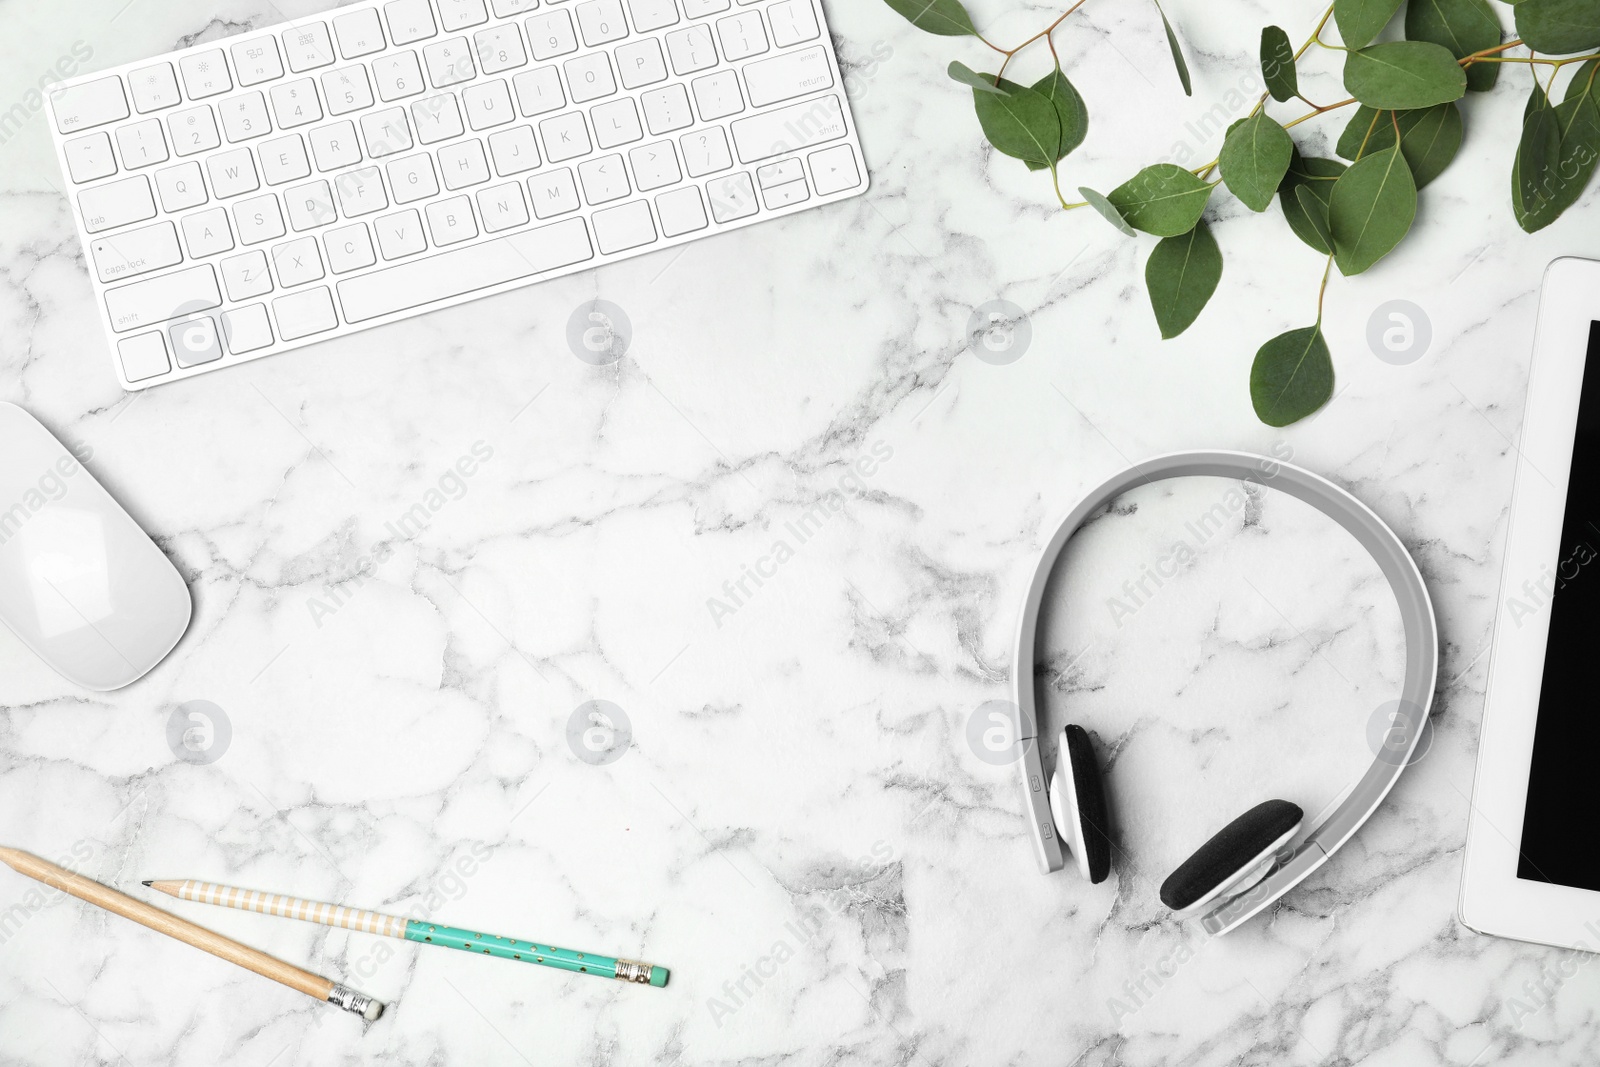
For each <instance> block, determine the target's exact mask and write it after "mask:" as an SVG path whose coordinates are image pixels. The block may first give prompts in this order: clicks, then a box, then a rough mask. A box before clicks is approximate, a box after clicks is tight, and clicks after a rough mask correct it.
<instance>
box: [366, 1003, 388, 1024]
mask: <svg viewBox="0 0 1600 1067" xmlns="http://www.w3.org/2000/svg"><path fill="white" fill-rule="evenodd" d="M382 1014H383V1002H382V1001H378V1000H369V1001H368V1002H367V1010H366V1011H364V1012H362V1013H361V1017H362V1018H363V1019H365V1020H367V1022H369V1023H375V1022H377V1021H378V1016H380V1015H382Z"/></svg>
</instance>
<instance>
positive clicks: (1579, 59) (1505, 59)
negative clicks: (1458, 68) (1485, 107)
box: [1461, 53, 1600, 69]
mask: <svg viewBox="0 0 1600 1067" xmlns="http://www.w3.org/2000/svg"><path fill="white" fill-rule="evenodd" d="M1591 59H1600V53H1597V54H1595V55H1592V56H1568V57H1567V58H1566V59H1535V58H1531V57H1530V58H1527V59H1523V58H1521V57H1519V56H1483V57H1482V58H1479V59H1472V58H1471V57H1468V58H1467V59H1463V60H1461V65H1462V66H1463V67H1468V66H1471V65H1472V64H1474V63H1528V64H1537V65H1539V66H1548V67H1555V68H1557V69H1560V68H1561V67H1564V66H1566V65H1567V64H1568V63H1587V62H1588V61H1589V60H1591Z"/></svg>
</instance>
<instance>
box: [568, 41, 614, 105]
mask: <svg viewBox="0 0 1600 1067" xmlns="http://www.w3.org/2000/svg"><path fill="white" fill-rule="evenodd" d="M562 69H563V70H565V71H566V72H567V87H568V88H569V89H571V90H572V102H573V103H574V104H587V103H588V102H589V101H591V100H598V99H600V98H601V97H602V96H610V95H611V94H612V93H614V92H616V91H617V82H616V79H615V78H613V77H612V76H611V60H610V59H609V58H608V57H607V56H606V53H604V52H590V53H589V54H588V55H586V56H579V57H578V58H577V59H569V60H567V61H566V62H565V63H563V64H562Z"/></svg>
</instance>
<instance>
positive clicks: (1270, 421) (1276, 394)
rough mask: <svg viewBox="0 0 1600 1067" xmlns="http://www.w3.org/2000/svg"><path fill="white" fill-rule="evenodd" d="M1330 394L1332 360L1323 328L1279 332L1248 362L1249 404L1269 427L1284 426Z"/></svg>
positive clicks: (1324, 400)
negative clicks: (1253, 359) (1249, 363)
mask: <svg viewBox="0 0 1600 1067" xmlns="http://www.w3.org/2000/svg"><path fill="white" fill-rule="evenodd" d="M1331 396H1333V359H1332V358H1331V357H1330V356H1329V355H1328V342H1327V341H1326V340H1325V339H1324V338H1323V336H1322V327H1321V326H1320V325H1317V326H1305V327H1302V328H1301V329H1298V330H1290V331H1289V332H1288V333H1280V334H1279V335H1278V336H1276V337H1274V338H1273V339H1272V340H1270V341H1268V342H1267V343H1266V344H1264V345H1262V346H1261V349H1260V350H1259V351H1258V352H1256V358H1255V362H1254V363H1252V364H1251V365H1250V403H1251V406H1253V407H1254V408H1255V409H1256V418H1258V419H1260V420H1261V421H1262V422H1264V423H1266V424H1267V425H1268V426H1287V425H1289V424H1290V423H1291V422H1299V421H1300V420H1301V419H1303V418H1305V417H1306V416H1307V415H1310V414H1311V413H1312V412H1314V411H1316V410H1317V409H1318V408H1320V407H1321V406H1322V405H1324V404H1326V403H1327V402H1328V399H1329V398H1330V397H1331Z"/></svg>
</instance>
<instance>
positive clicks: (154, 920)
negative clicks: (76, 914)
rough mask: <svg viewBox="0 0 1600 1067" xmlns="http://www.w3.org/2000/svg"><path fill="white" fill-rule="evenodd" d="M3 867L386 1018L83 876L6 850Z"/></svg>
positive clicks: (358, 997) (357, 997) (371, 1005)
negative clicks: (4, 865)
mask: <svg viewBox="0 0 1600 1067" xmlns="http://www.w3.org/2000/svg"><path fill="white" fill-rule="evenodd" d="M0 862H3V863H5V864H6V866H8V867H10V868H12V869H13V870H15V871H17V872H18V873H19V874H25V875H27V876H28V877H29V878H32V879H34V880H35V881H39V882H43V883H44V884H45V885H47V886H50V887H52V888H54V889H59V890H61V892H63V893H69V894H71V895H72V896H75V897H77V898H78V899H79V900H86V901H88V902H89V903H90V904H93V905H95V906H96V907H100V908H104V909H105V910H106V911H109V912H115V913H116V914H118V915H121V916H122V917H123V918H125V919H132V920H133V921H134V922H136V923H139V924H140V925H141V926H148V927H149V928H150V929H152V930H154V931H156V932H157V933H161V934H166V935H167V936H168V937H173V938H177V939H178V940H179V941H182V942H183V943H184V944H186V945H193V946H194V947H195V948H197V949H200V950H201V951H202V952H209V953H211V954H212V955H213V956H219V957H221V958H222V959H225V960H227V961H228V962H229V963H236V964H238V965H239V966H240V967H243V968H244V969H245V970H247V971H254V972H255V973H256V974H259V975H261V976H262V977H263V978H270V979H272V980H273V981H274V982H281V983H283V984H284V985H286V986H288V987H289V988H290V989H298V990H299V991H300V992H302V993H304V994H306V995H307V996H311V997H315V998H316V999H318V1000H323V1001H327V1002H328V1003H329V1004H337V1005H338V1006H339V1007H341V1008H343V1009H344V1010H345V1011H348V1012H354V1013H355V1014H357V1015H360V1016H362V1017H363V1018H365V1019H367V1020H368V1021H371V1020H374V1019H376V1018H377V1017H378V1016H379V1015H381V1014H382V1013H383V1005H382V1004H381V1003H379V1002H378V1001H376V1000H374V999H372V998H371V997H369V996H367V995H366V994H365V993H357V992H355V991H354V990H351V989H348V988H346V987H344V986H342V985H339V984H338V983H337V982H333V981H330V980H329V979H327V978H323V977H322V976H321V975H316V974H312V973H311V972H310V971H305V970H301V969H300V968H299V967H296V966H294V965H293V964H291V963H285V962H284V961H283V960H280V959H277V958H276V957H273V956H269V955H267V954H266V953H265V952H262V951H260V950H259V949H253V948H251V947H250V946H249V945H244V944H240V943H239V942H237V941H235V940H233V939H232V938H230V937H224V936H222V935H221V934H219V933H215V932H214V931H211V930H207V929H206V928H205V927H203V926H196V925H195V924H194V923H192V922H190V921H189V920H187V919H180V918H179V917H178V916H176V915H173V914H171V913H169V912H165V911H162V910H161V909H160V908H155V907H151V906H150V905H149V904H146V903H145V902H144V901H142V900H135V899H134V898H133V897H130V896H128V895H127V894H125V893H119V892H117V891H116V890H115V889H112V888H111V887H109V886H104V885H101V884H100V883H99V882H96V881H94V880H92V879H89V878H85V877H83V876H82V875H81V874H74V873H73V872H71V871H69V870H67V869H65V868H64V867H58V866H56V865H55V864H54V863H51V862H50V861H48V860H42V859H40V858H39V857H38V856H35V855H33V854H32V853H28V852H23V851H20V850H19V849H14V848H3V847H0Z"/></svg>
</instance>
